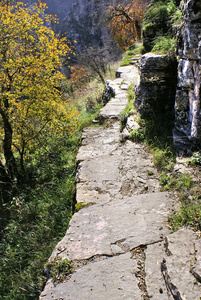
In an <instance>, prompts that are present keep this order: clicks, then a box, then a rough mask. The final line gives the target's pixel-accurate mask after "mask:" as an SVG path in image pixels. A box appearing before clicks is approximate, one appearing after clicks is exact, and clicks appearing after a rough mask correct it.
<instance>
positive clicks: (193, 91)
mask: <svg viewBox="0 0 201 300" xmlns="http://www.w3.org/2000/svg"><path fill="white" fill-rule="evenodd" d="M200 5H201V4H200V1H199V0H184V1H183V2H182V6H181V9H182V17H183V20H184V22H183V24H182V26H181V27H180V28H179V30H178V33H177V35H178V54H179V66H178V84H177V92H176V99H175V126H176V129H177V130H179V131H181V132H182V133H184V134H185V135H186V136H188V137H189V139H190V140H191V141H193V142H195V143H200V139H201V113H200V111H201V108H200V98H201V56H200V53H201V52H200V49H201V48H200V45H201V43H200V39H201V10H200Z"/></svg>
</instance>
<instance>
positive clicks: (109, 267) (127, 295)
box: [40, 253, 142, 300]
mask: <svg viewBox="0 0 201 300" xmlns="http://www.w3.org/2000/svg"><path fill="white" fill-rule="evenodd" d="M135 270H137V264H136V261H135V260H133V259H132V258H131V254H130V253H126V254H123V255H119V256H114V257H111V258H106V259H104V260H101V261H97V262H90V263H88V264H87V265H85V266H84V267H82V268H81V269H78V270H77V271H76V273H73V274H72V276H71V278H70V279H69V280H68V281H67V282H64V283H61V284H59V285H58V286H56V287H54V285H53V284H52V282H51V281H50V282H49V283H48V284H47V286H46V291H44V292H43V293H42V294H41V297H40V299H41V300H42V299H46V300H52V299H63V300H69V299H70V300H85V299H86V300H95V299H98V300H106V299H108V300H109V299H111V300H116V299H119V300H120V299H122V300H123V299H125V300H133V299H134V300H140V299H142V298H141V294H140V290H139V289H138V287H137V284H138V281H137V279H136V277H135V275H134V272H135Z"/></svg>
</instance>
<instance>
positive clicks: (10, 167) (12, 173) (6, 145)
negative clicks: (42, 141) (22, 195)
mask: <svg viewBox="0 0 201 300" xmlns="http://www.w3.org/2000/svg"><path fill="white" fill-rule="evenodd" d="M0 114H1V116H2V119H3V125H4V140H3V150H4V157H5V160H6V169H7V173H8V176H9V177H10V179H11V180H12V181H13V180H14V179H18V178H19V174H18V170H17V165H16V161H15V158H14V155H13V151H12V138H13V130H12V127H11V124H10V122H9V119H8V116H7V114H6V113H5V112H4V111H3V110H2V109H0Z"/></svg>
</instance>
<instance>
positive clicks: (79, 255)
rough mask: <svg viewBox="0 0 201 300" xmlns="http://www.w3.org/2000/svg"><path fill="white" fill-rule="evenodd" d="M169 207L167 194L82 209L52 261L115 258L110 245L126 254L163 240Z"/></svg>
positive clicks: (143, 196)
mask: <svg viewBox="0 0 201 300" xmlns="http://www.w3.org/2000/svg"><path fill="white" fill-rule="evenodd" d="M171 205H172V204H171V199H170V198H169V197H168V194H167V193H164V192H162V193H151V194H144V195H138V196H134V197H124V198H123V199H113V201H111V202H109V203H104V205H102V204H95V205H92V206H90V207H87V208H84V209H82V210H80V211H79V212H78V213H76V214H74V216H73V218H72V219H71V221H70V223H69V229H68V230H67V233H66V235H65V237H64V238H63V239H62V240H61V241H60V242H59V243H58V245H57V246H56V248H55V249H54V251H53V253H52V256H51V260H54V259H60V258H61V259H64V258H68V259H70V260H83V259H89V258H91V257H93V256H96V255H114V253H113V252H112V249H111V245H112V244H116V243H117V242H120V243H121V247H122V248H123V249H127V251H129V250H132V249H133V248H135V247H137V246H139V245H147V244H151V243H155V242H157V241H160V240H163V238H164V236H165V235H166V234H167V233H168V232H169V230H168V228H167V227H166V226H165V220H166V217H167V214H168V213H169V211H170V210H171ZM118 246H119V244H118ZM119 250H121V249H119ZM120 253H121V251H120Z"/></svg>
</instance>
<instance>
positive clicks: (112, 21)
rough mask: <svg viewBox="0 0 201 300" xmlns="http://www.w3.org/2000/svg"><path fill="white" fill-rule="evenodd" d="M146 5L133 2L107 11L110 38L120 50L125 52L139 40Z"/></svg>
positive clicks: (136, 1)
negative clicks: (111, 37)
mask: <svg viewBox="0 0 201 300" xmlns="http://www.w3.org/2000/svg"><path fill="white" fill-rule="evenodd" d="M146 6H147V3H146V2H145V1H143V0H133V1H131V2H129V3H127V4H126V5H124V4H121V3H120V4H117V5H111V6H110V7H109V9H108V19H109V27H110V28H111V32H112V36H113V38H114V40H115V41H116V42H117V44H118V45H119V47H120V48H121V49H122V50H127V49H128V47H130V46H132V45H133V44H134V42H135V41H136V39H138V38H141V27H142V22H143V16H144V12H145V8H146Z"/></svg>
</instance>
